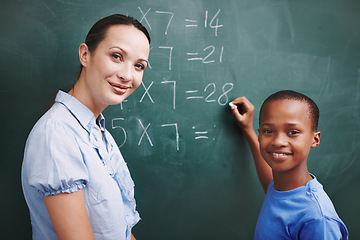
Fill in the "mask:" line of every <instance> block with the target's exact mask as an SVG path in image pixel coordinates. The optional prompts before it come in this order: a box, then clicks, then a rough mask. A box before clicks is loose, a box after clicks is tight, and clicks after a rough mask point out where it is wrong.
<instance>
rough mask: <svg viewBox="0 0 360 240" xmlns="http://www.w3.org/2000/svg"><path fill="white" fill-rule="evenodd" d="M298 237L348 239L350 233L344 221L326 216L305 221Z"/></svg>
mask: <svg viewBox="0 0 360 240" xmlns="http://www.w3.org/2000/svg"><path fill="white" fill-rule="evenodd" d="M298 239H302V240H303V239H304V240H306V239H311V240H320V239H321V240H325V239H326V240H340V239H348V234H347V230H346V228H345V227H344V226H343V224H342V223H340V222H339V221H337V220H335V219H332V218H327V217H324V218H321V219H314V220H311V221H308V222H305V223H304V224H303V226H302V228H301V229H300V230H299V238H298Z"/></svg>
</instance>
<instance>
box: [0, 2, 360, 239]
mask: <svg viewBox="0 0 360 240" xmlns="http://www.w3.org/2000/svg"><path fill="white" fill-rule="evenodd" d="M359 12H360V2H359V1H358V0H317V1H312V0H303V1H295V0H272V1H269V0H226V1H215V0H208V1H205V0H183V1H177V0H156V1H155V0H148V1H137V0H121V1H120V0H104V1H96V0H88V1H84V0H77V1H76V0H73V1H71V0H32V1H25V0H17V1H10V0H8V1H1V3H0V25H1V26H0V29H1V35H0V67H1V71H0V82H1V87H0V94H1V98H0V100H1V109H2V111H1V114H2V115H1V126H2V128H3V134H2V135H1V136H2V137H1V140H0V141H1V142H0V143H1V144H0V146H1V168H0V177H1V180H0V184H1V189H2V195H1V198H0V207H1V220H0V221H1V222H0V228H1V231H0V232H1V238H2V239H31V225H30V217H29V213H28V209H27V206H26V203H25V200H24V198H23V195H22V190H21V180H20V169H21V163H22V156H23V149H24V146H25V141H26V138H27V135H28V134H29V132H30V130H31V128H32V126H33V125H34V123H35V122H36V121H37V119H38V118H39V117H40V116H41V115H42V114H43V113H44V112H45V111H46V110H47V109H48V108H49V107H50V106H51V103H52V101H53V98H54V96H55V94H56V92H57V90H58V89H60V88H63V89H66V88H67V89H69V88H70V87H71V85H72V84H74V83H75V81H76V78H77V75H78V72H79V68H80V63H79V61H78V56H77V49H78V46H79V45H80V44H81V43H82V41H83V40H84V38H85V36H86V34H87V32H88V30H89V28H90V27H91V26H92V25H93V24H94V23H95V22H96V21H97V20H98V19H100V18H101V17H104V16H107V15H110V14H113V13H123V14H128V15H131V16H133V17H135V18H137V19H139V20H140V21H141V22H142V23H143V24H144V26H145V27H147V28H148V30H149V32H150V34H151V37H152V43H151V50H150V58H149V61H150V67H149V68H148V69H147V70H146V71H145V75H144V79H143V83H142V85H141V86H140V87H139V88H138V89H137V90H136V91H135V93H134V94H133V95H131V96H130V97H129V98H128V99H127V101H125V102H123V103H122V104H121V105H118V106H110V107H109V108H107V109H106V110H105V111H104V115H105V117H106V119H107V128H108V130H109V131H110V132H111V133H112V134H113V136H114V138H115V139H116V141H117V143H118V145H119V146H120V150H121V152H122V153H123V155H124V158H125V160H126V161H127V163H128V166H129V169H130V172H131V174H132V177H133V179H134V182H135V184H136V187H135V195H136V199H137V204H138V210H139V212H140V214H141V217H142V220H141V221H140V222H139V224H138V225H136V226H135V228H134V229H133V231H134V235H135V236H136V237H137V239H138V240H142V239H144V240H159V239H160V240H162V239H171V240H184V239H186V240H212V239H214V240H218V239H252V238H253V236H254V229H255V224H256V220H257V217H258V214H259V211H260V208H261V204H262V201H263V197H264V193H263V191H262V188H261V186H260V183H259V181H258V179H257V176H256V171H255V168H254V165H253V162H252V157H251V153H250V151H249V148H248V146H247V143H246V141H245V139H244V137H243V135H242V134H241V132H240V131H239V129H238V128H237V126H236V123H235V120H234V118H233V116H232V114H231V112H230V110H229V107H228V102H229V101H231V100H232V99H234V98H236V97H239V96H243V95H245V96H246V97H248V98H249V99H250V101H251V102H252V103H253V104H254V105H255V107H256V109H257V110H258V109H259V107H260V105H261V103H262V101H263V100H264V99H265V98H266V97H267V96H268V95H269V94H271V93H273V92H275V91H278V90H281V89H292V90H296V91H300V92H302V93H305V94H307V95H309V96H310V97H312V98H313V99H314V100H315V101H316V102H317V103H318V105H319V108H320V112H321V113H320V115H321V116H320V130H321V131H322V138H321V144H320V146H319V147H318V148H316V149H313V150H312V151H311V154H310V157H309V169H310V171H311V172H312V173H314V174H315V175H316V176H317V178H318V179H319V180H320V182H321V183H323V185H324V188H325V190H326V191H327V193H328V194H329V196H330V197H331V199H332V200H333V202H334V205H335V207H336V209H337V212H338V214H339V215H340V217H341V218H342V219H343V221H344V222H345V224H346V225H347V227H348V229H349V232H350V236H351V238H352V239H360V229H359V227H358V216H359V215H360V208H359V207H358V201H359V197H360V191H359V189H360V186H359V185H360V134H359V133H360V54H359V53H360V14H359ZM257 117H258V112H256V114H255V119H257ZM255 125H257V120H255ZM39 147H41V146H39Z"/></svg>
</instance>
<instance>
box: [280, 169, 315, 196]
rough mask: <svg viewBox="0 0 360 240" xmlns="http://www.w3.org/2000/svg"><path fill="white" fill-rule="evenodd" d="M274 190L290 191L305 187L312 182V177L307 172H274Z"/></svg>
mask: <svg viewBox="0 0 360 240" xmlns="http://www.w3.org/2000/svg"><path fill="white" fill-rule="evenodd" d="M273 178H274V188H275V190H277V191H289V190H292V189H295V188H298V187H301V186H305V185H306V183H308V182H309V181H310V180H312V179H313V178H312V176H311V175H310V173H309V172H308V171H307V169H306V171H302V172H301V173H299V172H297V173H294V172H292V171H289V172H285V173H284V172H281V173H279V172H274V171H273Z"/></svg>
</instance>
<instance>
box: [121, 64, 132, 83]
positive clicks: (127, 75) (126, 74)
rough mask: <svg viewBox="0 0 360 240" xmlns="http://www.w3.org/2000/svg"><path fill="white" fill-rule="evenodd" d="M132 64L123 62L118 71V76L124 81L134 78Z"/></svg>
mask: <svg viewBox="0 0 360 240" xmlns="http://www.w3.org/2000/svg"><path fill="white" fill-rule="evenodd" d="M132 70H133V68H132V65H131V64H127V63H123V64H122V66H121V68H120V69H119V70H118V72H117V77H118V78H120V79H122V80H123V81H126V82H129V81H131V80H132Z"/></svg>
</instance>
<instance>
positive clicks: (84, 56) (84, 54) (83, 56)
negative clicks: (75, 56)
mask: <svg viewBox="0 0 360 240" xmlns="http://www.w3.org/2000/svg"><path fill="white" fill-rule="evenodd" d="M88 58H89V48H88V46H87V45H86V44H85V43H82V44H81V45H80V47H79V60H80V63H81V65H82V66H83V67H86V65H87V63H88V60H89V59H88Z"/></svg>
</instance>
